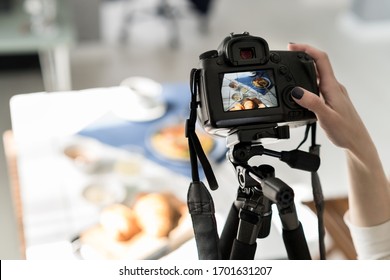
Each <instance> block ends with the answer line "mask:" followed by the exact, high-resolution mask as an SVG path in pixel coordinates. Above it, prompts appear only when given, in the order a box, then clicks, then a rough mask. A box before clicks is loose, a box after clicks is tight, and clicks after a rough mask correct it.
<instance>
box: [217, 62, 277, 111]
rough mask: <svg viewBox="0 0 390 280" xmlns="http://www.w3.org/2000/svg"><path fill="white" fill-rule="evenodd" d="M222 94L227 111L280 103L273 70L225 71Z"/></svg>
mask: <svg viewBox="0 0 390 280" xmlns="http://www.w3.org/2000/svg"><path fill="white" fill-rule="evenodd" d="M221 95H222V101H223V109H224V111H225V112H228V111H242V110H255V109H264V108H273V107H278V105H279V104H278V99H277V97H276V90H275V82H274V76H273V72H272V71H271V70H257V71H250V72H236V73H224V74H223V79H222V87H221Z"/></svg>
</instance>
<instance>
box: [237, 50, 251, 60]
mask: <svg viewBox="0 0 390 280" xmlns="http://www.w3.org/2000/svg"><path fill="white" fill-rule="evenodd" d="M240 57H241V59H253V58H254V50H253V48H243V49H240Z"/></svg>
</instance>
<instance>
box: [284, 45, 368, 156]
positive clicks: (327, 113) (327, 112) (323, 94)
mask: <svg viewBox="0 0 390 280" xmlns="http://www.w3.org/2000/svg"><path fill="white" fill-rule="evenodd" d="M288 48H289V50H292V51H303V52H306V53H307V54H309V55H310V56H311V57H312V58H313V59H314V61H315V65H316V68H317V73H318V79H319V89H320V97H319V96H318V95H315V94H313V93H311V92H309V91H307V90H305V89H303V88H298V87H296V88H294V89H293V91H292V92H291V95H292V97H293V98H294V100H295V102H297V103H298V104H299V105H301V106H302V107H305V108H307V109H309V110H310V111H312V112H314V113H315V114H316V116H317V118H318V121H319V124H320V126H321V127H322V129H323V130H324V131H325V133H326V134H327V136H328V138H329V139H330V140H331V141H332V142H333V143H334V144H335V145H337V146H339V147H342V148H345V149H348V150H350V151H351V152H352V153H354V154H359V150H360V149H362V148H363V147H364V145H365V143H367V141H368V140H369V139H370V136H369V133H368V131H367V129H366V127H365V126H364V124H363V122H362V120H361V118H360V116H359V114H358V113H357V111H356V109H355V107H354V106H353V104H352V102H351V100H350V98H349V96H348V92H347V90H346V89H345V87H344V86H343V85H342V84H340V83H339V82H338V81H337V79H336V77H335V75H334V73H333V69H332V66H331V64H330V61H329V58H328V55H327V54H326V53H325V52H323V51H320V50H318V49H315V48H313V47H311V46H309V45H302V44H289V46H288Z"/></svg>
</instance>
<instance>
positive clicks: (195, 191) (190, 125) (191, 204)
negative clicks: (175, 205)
mask: <svg viewBox="0 0 390 280" xmlns="http://www.w3.org/2000/svg"><path fill="white" fill-rule="evenodd" d="M190 80H191V81H190V85H191V103H190V117H189V119H187V121H186V137H187V138H188V147H189V153H190V162H191V174H192V182H191V183H190V186H189V189H188V194H187V204H188V209H189V212H190V215H191V219H192V225H193V229H194V235H195V241H196V246H197V249H198V257H199V259H200V260H218V259H220V253H219V249H218V244H219V236H218V231H217V222H216V219H215V208H214V202H213V199H212V197H211V194H210V192H209V191H208V190H207V188H206V186H205V185H204V184H203V182H201V181H200V177H199V169H198V160H199V162H200V163H201V165H202V169H203V171H204V173H205V176H206V179H207V182H208V184H209V187H210V189H212V190H216V189H217V188H218V183H217V180H216V178H215V175H214V172H213V170H212V168H211V165H210V162H209V161H208V159H207V156H206V154H205V153H204V151H203V148H202V145H201V143H200V141H199V138H198V136H197V135H196V132H195V127H196V120H197V108H198V106H199V102H198V101H197V91H198V88H197V81H198V80H199V70H198V69H192V71H191V79H190Z"/></svg>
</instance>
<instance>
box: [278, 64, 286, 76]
mask: <svg viewBox="0 0 390 280" xmlns="http://www.w3.org/2000/svg"><path fill="white" fill-rule="evenodd" d="M279 73H280V74H282V75H286V74H287V73H288V68H287V66H280V67H279Z"/></svg>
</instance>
